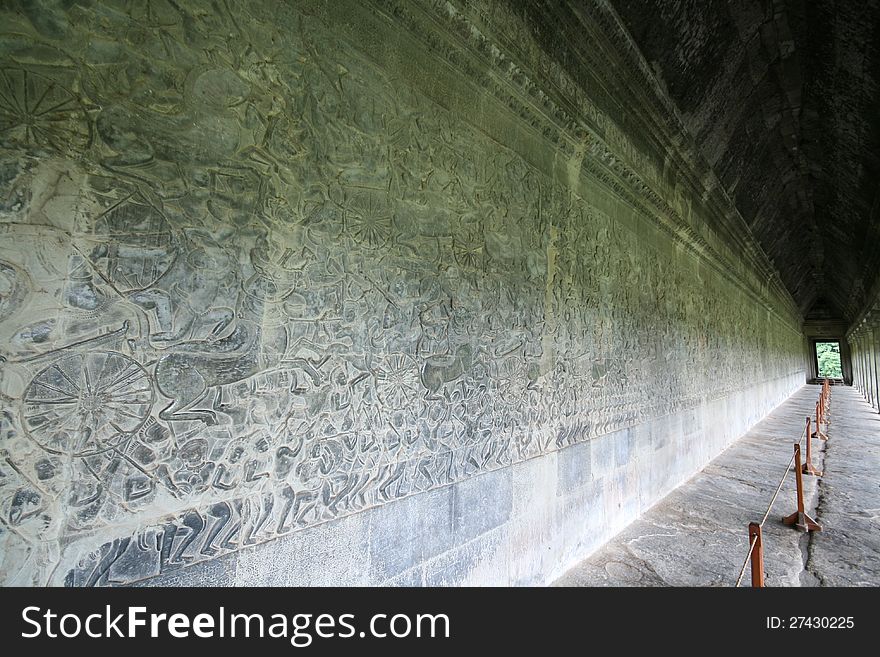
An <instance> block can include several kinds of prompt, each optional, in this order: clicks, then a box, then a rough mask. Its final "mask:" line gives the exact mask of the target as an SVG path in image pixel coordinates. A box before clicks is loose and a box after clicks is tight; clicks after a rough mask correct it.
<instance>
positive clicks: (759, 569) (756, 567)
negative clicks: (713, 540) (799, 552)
mask: <svg viewBox="0 0 880 657" xmlns="http://www.w3.org/2000/svg"><path fill="white" fill-rule="evenodd" d="M830 397H831V390H830V386H829V385H828V380H827V379H826V380H825V381H824V382H823V384H822V389H821V392H820V393H819V400H820V401H819V402H817V403H816V430H817V433H820V435H821V429H820V427H821V423H822V421H823V420H824V421H825V423H826V424H827V423H828V418H827V417H826V416H827V413H828V409H829V408H830ZM804 436H806V438H807V440H808V441H812V438H813V436H812V435H811V433H810V420H809V418H807V422H806V426H805V427H804V429H803V430H802V431H801V435H800V437H799V438H798V441H797V442H796V443H795V444H794V453H793V454H792V456H791V458H790V459H789V460H788V464H787V465H786V466H785V472H783V473H782V477H781V478H780V480H779V485H778V486H777V487H776V491H775V492H774V493H773V497H771V498H770V503H769V504H768V505H767V510H766V511H765V512H764V517H763V518H761V522H759V523H751V524H750V525H749V534H750V540H749V552H748V554H747V555H746V558H745V560H744V561H743V565H742V568H740V571H739V576H738V577H737V578H736V584H735V585H734V588H739V586H740V584H742V580H743V577H744V576H745V573H746V568H747V567H748V565H749V562H750V561H752V586H758V587H763V586H764V548H763V542H762V538H761V529H762V528H763V527H764V523H766V522H767V518H769V517H770V511H771V510H772V509H773V505H774V504H775V503H776V498H777V497H779V493H780V492H781V491H782V487H783V485H784V484H785V478H786V477H788V473H789V472H790V471H791V466H792V464H794V465H795V470H796V473H795V476H796V477H797V484H798V491H797V501H798V510H797V511H795V512H794V513H793V514H791V515H790V516H786V517H785V518H783V522H784V523H785V524H796V526H797V527H798V528H799V529H804V530H806V531H821V529H822V528H821V527H820V526H819V524H818V523H816V522H815V521H814V520H813V519H812V518H810V517H809V516H808V515H806V514H805V513H804V509H803V484H802V482H801V475H802V474H821V473H819V472H818V471H813V472H811V471H810V470H809V469H806V471H805V473H802V472H801V470H802V468H801V464H800V454H801V444H802V443H803V441H804ZM826 440H827V437H826ZM807 447H808V448H809V447H810V443H809V442H808V443H807ZM807 453H808V454H809V450H808V452H807ZM807 462H808V463H809V458H808V460H807ZM811 467H812V466H811ZM756 545H760V546H761V547H759V548H758V554H757V555H756V556H755V559H756V560H757V562H758V563H757V564H756V563H754V561H753V554H754V552H755V546H756Z"/></svg>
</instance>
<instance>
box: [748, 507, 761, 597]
mask: <svg viewBox="0 0 880 657" xmlns="http://www.w3.org/2000/svg"><path fill="white" fill-rule="evenodd" d="M753 540H754V541H755V547H754V548H753V549H752V588H756V589H762V588H764V540H763V538H762V537H761V525H759V524H758V523H757V522H750V523H749V545H751V544H752V541H753Z"/></svg>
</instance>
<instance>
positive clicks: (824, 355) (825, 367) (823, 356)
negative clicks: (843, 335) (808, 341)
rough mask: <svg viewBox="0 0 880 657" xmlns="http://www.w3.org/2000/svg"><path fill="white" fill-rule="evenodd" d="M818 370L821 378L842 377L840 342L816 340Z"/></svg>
mask: <svg viewBox="0 0 880 657" xmlns="http://www.w3.org/2000/svg"><path fill="white" fill-rule="evenodd" d="M816 368H817V369H816V371H817V372H818V373H819V378H820V379H842V378H843V369H842V368H841V366H840V342H838V341H837V340H816Z"/></svg>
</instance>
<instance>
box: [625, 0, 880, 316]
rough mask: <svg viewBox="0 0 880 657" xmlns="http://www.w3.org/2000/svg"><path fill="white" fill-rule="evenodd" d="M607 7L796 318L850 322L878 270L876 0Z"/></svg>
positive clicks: (637, 2)
mask: <svg viewBox="0 0 880 657" xmlns="http://www.w3.org/2000/svg"><path fill="white" fill-rule="evenodd" d="M612 4H613V5H614V7H615V9H616V10H617V12H618V13H619V14H620V16H621V18H622V19H623V21H624V23H625V24H626V26H627V28H628V30H629V32H630V34H632V36H633V38H634V40H635V41H636V43H637V44H638V46H639V48H640V49H641V51H642V54H643V55H644V57H645V59H646V60H647V61H648V62H649V63H650V64H651V65H652V66H653V67H654V70H655V71H656V73H657V76H658V78H659V79H660V80H661V81H662V83H663V84H665V86H666V88H667V90H668V92H669V95H670V96H671V98H672V99H673V101H674V102H675V103H676V104H677V106H678V108H679V110H680V111H681V113H682V115H683V116H684V118H685V122H686V123H687V126H688V128H689V129H690V131H691V133H692V134H693V136H694V138H695V139H696V141H697V144H698V146H699V148H700V150H701V151H702V153H703V155H704V157H705V158H706V159H707V160H708V161H709V163H710V164H711V165H712V166H713V167H714V168H715V171H716V173H717V174H718V177H719V178H720V179H721V181H722V184H723V185H724V186H725V187H726V189H727V191H728V192H729V194H730V196H731V198H733V199H734V201H735V203H736V205H737V207H738V209H739V211H740V213H741V214H742V216H743V218H744V219H745V220H746V222H747V223H748V224H749V226H750V227H751V229H752V231H753V233H754V234H755V236H756V237H757V238H758V240H759V241H760V242H761V244H762V246H763V248H764V250H765V251H766V252H767V254H768V255H769V256H770V258H771V260H772V261H773V263H774V264H775V266H776V268H777V269H778V270H779V273H780V275H781V277H782V280H783V282H784V283H785V285H786V286H787V287H788V289H789V290H790V291H791V294H792V295H793V296H794V298H795V301H796V302H797V303H798V305H799V306H800V309H801V311H802V312H803V314H804V315H805V316H810V315H812V314H818V315H823V316H836V317H838V318H839V319H843V320H848V321H852V320H853V319H854V318H855V317H856V315H857V314H858V312H859V311H860V310H861V309H862V307H863V306H864V305H865V303H866V302H867V301H868V299H867V295H868V293H869V292H871V290H872V288H873V287H874V285H875V283H877V278H878V273H880V162H878V149H880V94H878V89H877V87H878V81H880V1H878V0H836V1H835V0H800V1H798V0H776V1H771V0H737V1H735V2H734V1H729V0H650V1H648V0H612ZM814 307H815V308H814Z"/></svg>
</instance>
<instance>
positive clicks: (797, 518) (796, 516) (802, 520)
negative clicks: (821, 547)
mask: <svg viewBox="0 0 880 657" xmlns="http://www.w3.org/2000/svg"><path fill="white" fill-rule="evenodd" d="M794 478H795V481H796V482H797V511H795V512H794V513H792V514H791V515H788V516H785V517H784V518H783V519H782V522H783V523H785V524H786V525H794V526H795V527H797V528H798V529H800V530H801V531H806V532H814V531H815V532H820V531H822V527H821V525H819V523H818V522H816V521H815V520H813V519H812V518H811V517H810V516H808V515H807V513H806V511H804V475H803V473H802V472H801V445H800V443H795V444H794Z"/></svg>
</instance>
